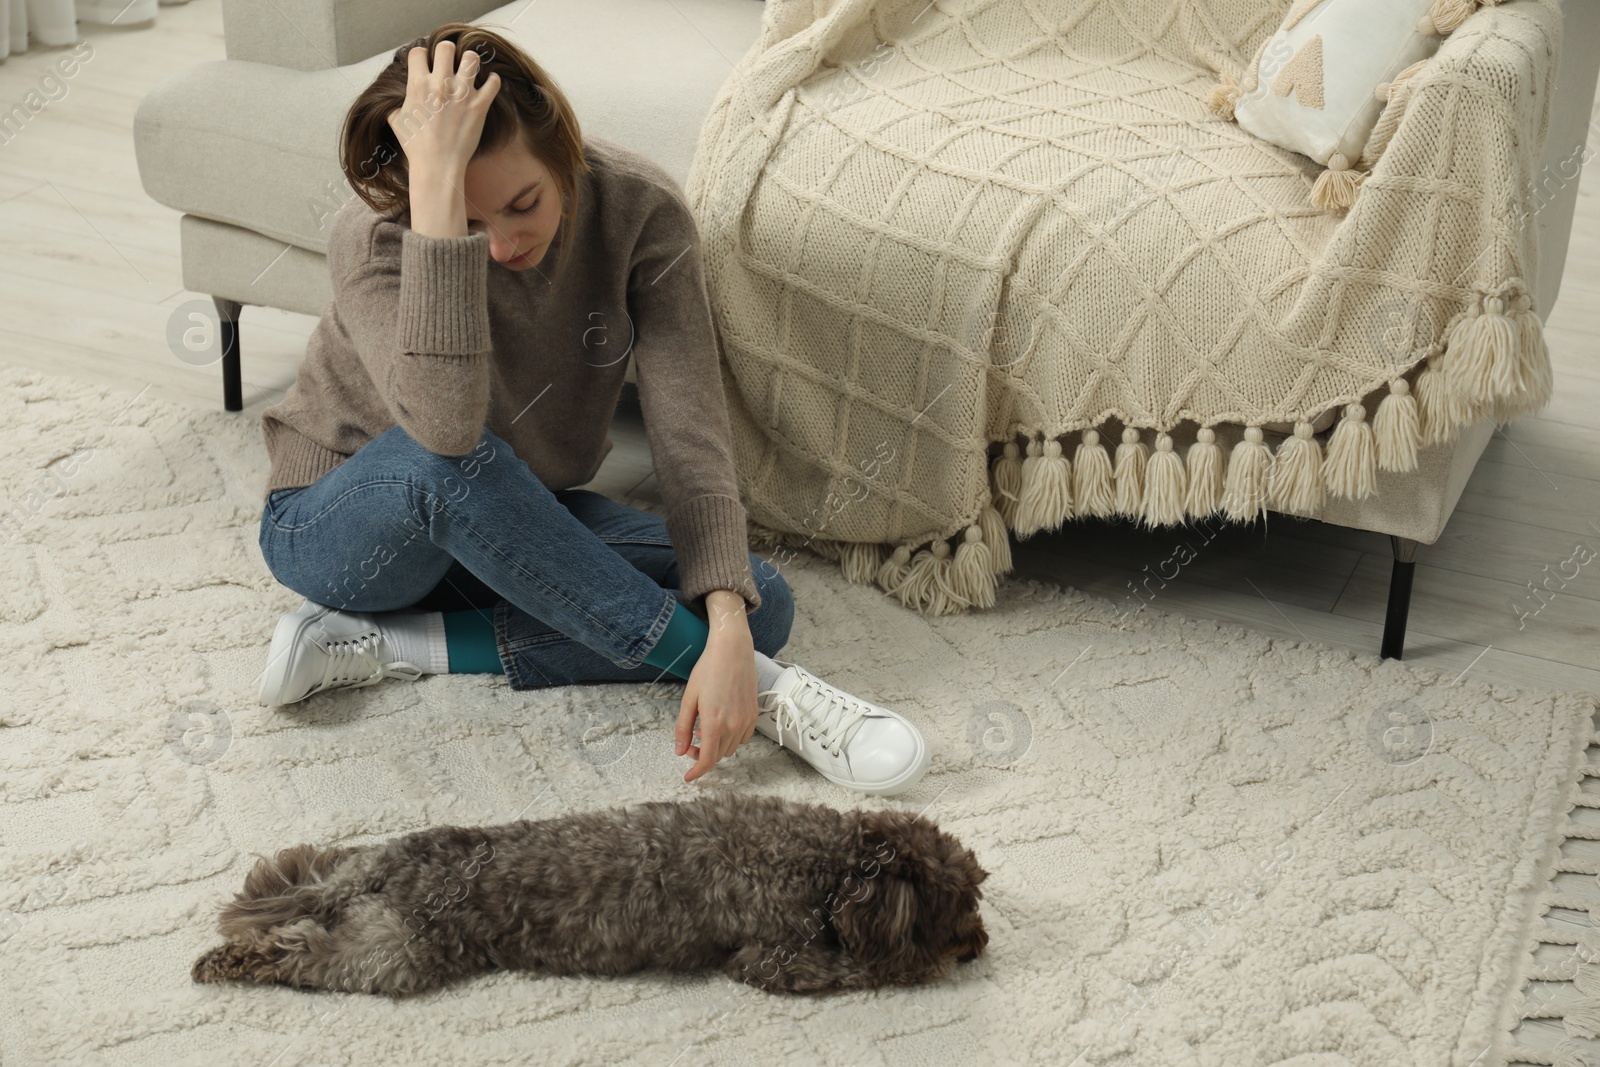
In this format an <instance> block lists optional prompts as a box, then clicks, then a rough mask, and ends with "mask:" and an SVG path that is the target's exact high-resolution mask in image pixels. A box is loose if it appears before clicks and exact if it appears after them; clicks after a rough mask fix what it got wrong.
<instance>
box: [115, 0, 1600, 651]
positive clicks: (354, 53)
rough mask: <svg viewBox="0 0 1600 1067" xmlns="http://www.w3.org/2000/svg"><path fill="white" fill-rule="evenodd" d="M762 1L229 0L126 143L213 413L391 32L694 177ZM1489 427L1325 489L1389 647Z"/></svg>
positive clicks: (315, 218)
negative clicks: (207, 362) (535, 86)
mask: <svg viewBox="0 0 1600 1067" xmlns="http://www.w3.org/2000/svg"><path fill="white" fill-rule="evenodd" d="M764 10H765V8H764V6H763V4H762V3H761V0H531V2H530V0H515V2H514V3H510V4H505V5H503V6H493V5H492V4H491V3H488V2H485V0H223V22H224V31H225V39H226V47H227V55H228V58H227V59H226V60H221V61H218V62H214V63H206V64H202V65H200V66H198V67H194V68H192V69H189V70H185V71H182V72H180V73H178V74H175V75H173V76H172V77H171V78H170V79H168V80H167V81H165V82H163V83H162V84H161V85H159V86H158V87H157V88H156V89H154V90H152V91H151V92H150V94H149V95H148V96H147V97H146V98H145V99H144V100H143V101H142V102H141V104H140V106H139V109H138V112H137V115H136V117H135V123H134V147H135V151H136V154H137V158H138V165H139V173H140V178H141V180H142V182H143V183H144V187H145V190H146V192H148V193H149V194H150V196H151V197H153V198H154V199H156V200H157V201H159V202H161V203H163V204H166V205H168V206H170V207H173V208H176V209H177V210H179V211H181V212H183V216H182V219H181V221H180V226H181V232H182V249H183V279H184V285H185V286H186V287H187V288H189V289H190V290H193V291H195V292H201V293H207V294H210V295H211V296H212V297H213V299H214V301H215V303H216V306H217V311H218V314H219V317H220V320H221V326H222V329H221V336H222V345H223V353H224V354H223V356H222V359H221V366H222V374H223V395H224V406H225V407H226V408H227V409H228V410H230V411H237V410H240V409H241V407H242V396H241V391H242V390H241V386H240V381H239V358H240V347H239V330H238V322H239V315H240V311H241V309H242V306H243V305H245V304H254V305H260V306H266V307H277V308H284V309H288V310H292V311H299V312H304V313H306V314H311V315H317V314H321V313H322V311H323V309H324V308H325V307H326V306H327V303H328V301H329V299H330V298H331V297H332V290H331V286H330V283H329V278H328V271H327V266H326V262H325V258H324V253H325V250H326V239H327V229H326V227H327V224H328V222H329V221H330V220H331V217H332V214H333V212H334V211H336V210H337V209H338V207H339V205H340V204H341V203H342V202H343V201H344V200H345V199H346V198H348V197H349V196H353V195H354V194H353V193H352V192H351V190H350V188H349V186H348V185H347V184H346V183H345V181H344V180H343V176H342V174H341V172H340V170H339V167H338V164H337V158H336V141H337V137H338V132H339V127H340V123H341V121H342V119H343V116H344V112H345V110H346V108H347V107H348V106H349V103H350V101H351V100H352V99H353V98H354V97H355V95H356V94H357V93H358V92H359V91H360V89H361V88H362V87H363V86H365V85H366V84H368V83H369V82H370V81H371V80H372V78H373V76H374V75H375V74H376V72H377V71H378V70H379V69H380V68H381V67H382V66H384V65H385V64H386V63H388V62H389V59H390V56H391V55H392V53H393V51H394V49H395V48H396V47H398V46H399V45H400V44H402V43H404V42H406V41H408V40H410V39H412V38H414V37H417V36H420V35H422V34H424V33H426V32H428V31H429V30H431V29H432V28H433V27H434V26H436V25H438V24H440V23H443V22H449V21H464V22H483V23H488V24H493V25H496V26H499V27H503V28H506V29H509V31H510V32H511V34H512V35H513V36H514V37H515V38H516V40H517V41H518V43H519V44H521V45H522V46H524V47H525V48H527V49H528V51H529V52H530V54H533V55H534V56H536V57H537V58H538V60H539V62H540V63H541V64H543V65H544V66H545V67H546V68H547V69H548V70H549V71H550V72H551V73H552V74H553V75H554V76H555V78H556V79H557V81H558V82H559V83H560V84H561V86H562V88H563V90H564V91H565V92H566V93H567V94H568V95H569V97H570V98H571V99H572V101H573V104H574V107H575V108H576V109H577V113H578V115H579V117H580V119H581V120H582V122H583V125H584V129H585V131H586V132H587V133H591V134H596V135H599V136H601V137H604V138H607V139H611V140H615V141H618V142H621V143H623V144H626V145H628V146H629V147H632V148H634V149H637V150H639V151H641V152H643V153H645V154H646V155H648V156H650V157H651V158H653V159H655V160H656V161H657V162H659V163H660V164H661V165H662V166H664V167H665V168H666V169H667V170H668V171H669V172H670V173H672V174H673V175H674V176H675V177H676V178H677V179H678V181H679V182H680V183H686V182H687V178H688V172H689V163H690V159H691V157H692V155H693V152H694V149H695V144H696V140H697V136H698V133H699V130H700V125H701V122H702V120H703V119H704V117H705V115H706V113H707V112H708V110H709V108H710V105H711V102H712V99H713V98H714V97H715V95H716V93H717V90H718V88H719V86H720V85H721V84H722V82H723V81H724V80H725V78H726V77H727V75H728V73H729V70H730V69H731V67H732V64H733V63H734V62H735V61H736V60H738V59H739V58H740V56H741V55H743V53H744V52H745V51H746V50H747V49H748V48H749V46H750V45H751V44H752V43H753V42H754V41H755V40H756V39H757V37H758V35H759V32H760V26H761V18H762V14H763V11H764ZM1563 10H1564V14H1565V18H1566V20H1567V25H1566V26H1565V28H1564V33H1563V55H1562V58H1561V65H1560V73H1559V82H1558V85H1557V91H1556V100H1555V104H1554V107H1553V109H1552V117H1551V125H1550V133H1549V137H1548V141H1547V145H1546V148H1545V152H1544V161H1543V162H1544V166H1543V169H1542V170H1541V172H1540V173H1541V174H1542V175H1544V176H1545V177H1544V178H1543V180H1542V182H1541V187H1540V189H1539V190H1538V195H1537V201H1536V202H1537V203H1538V204H1539V205H1540V206H1539V208H1538V211H1537V214H1536V215H1535V216H1534V222H1535V225H1536V226H1537V228H1538V235H1539V244H1540V256H1539V268H1538V284H1537V297H1538V303H1537V306H1538V308H1539V309H1540V311H1541V313H1542V314H1543V315H1545V316H1546V317H1548V314H1549V309H1550V308H1551V307H1552V306H1553V305H1554V303H1555V300H1556V296H1557V293H1558V292H1559V290H1560V285H1561V274H1562V266H1563V264H1564V263H1565V260H1566V251H1567V238H1568V233H1569V231H1570V228H1571V222H1572V212H1573V207H1574V204H1575V202H1576V197H1577V188H1578V182H1577V180H1576V179H1575V178H1572V177H1570V175H1571V171H1572V166H1573V163H1574V159H1575V158H1577V159H1581V158H1583V156H1585V155H1587V151H1586V149H1585V146H1586V145H1587V144H1588V142H1589V141H1590V140H1591V137H1590V134H1591V132H1592V131H1591V129H1590V126H1589V118H1590V111H1591V108H1592V106H1593V101H1594V93H1595V81H1596V76H1597V70H1600V2H1596V0H1563ZM632 374H633V371H632V367H631V365H630V367H629V371H628V375H629V379H630V380H631V379H632ZM1493 432H1494V427H1493V426H1492V425H1491V424H1489V423H1487V422H1486V423H1482V424H1480V425H1478V426H1476V427H1473V428H1471V429H1469V430H1468V431H1466V432H1464V433H1463V434H1462V435H1461V437H1460V439H1459V440H1458V441H1456V442H1455V443H1454V444H1453V445H1451V446H1449V447H1444V448H1432V449H1425V450H1424V451H1423V453H1422V455H1421V457H1420V463H1421V465H1420V469H1419V470H1417V471H1416V472H1414V473H1412V474H1405V475H1400V474H1391V473H1387V472H1382V471H1380V472H1379V474H1378V477H1379V480H1380V484H1379V492H1378V493H1377V494H1376V495H1374V496H1373V497H1370V498H1368V500H1366V501H1362V502H1355V501H1348V500H1343V499H1337V498H1330V500H1329V501H1328V503H1327V504H1326V505H1325V506H1324V508H1323V510H1322V512H1321V513H1320V514H1319V515H1317V516H1316V517H1317V518H1320V519H1322V520H1324V521H1326V522H1330V523H1335V524H1337V525H1340V526H1347V527H1351V528H1355V529H1362V530H1372V531H1376V532H1378V533H1383V534H1387V535H1389V536H1390V538H1391V543H1392V544H1393V547H1394V555H1395V564H1394V574H1393V579H1392V581H1391V585H1390V595H1389V616H1388V621H1387V624H1386V626H1385V633H1384V639H1383V647H1382V653H1383V655H1385V656H1390V657H1396V658H1397V657H1398V656H1399V655H1400V654H1401V651H1402V649H1403V643H1404V634H1405V623H1406V612H1407V607H1408V605H1409V603H1410V588H1411V577H1412V573H1413V570H1414V561H1415V552H1416V549H1417V547H1418V545H1422V544H1432V543H1433V542H1434V541H1436V540H1438V538H1439V535H1440V534H1441V533H1442V532H1443V530H1444V525H1445V522H1446V521H1447V520H1448V519H1449V517H1450V513H1451V511H1452V510H1454V508H1455V505H1456V501H1457V500H1458V499H1459V497H1460V495H1461V490H1462V488H1463V487H1464V486H1465V484H1466V481H1467V478H1468V476H1469V475H1470V474H1471V473H1472V469H1473V467H1474V466H1475V465H1476V464H1477V461H1478V458H1479V456H1480V455H1481V454H1482V452H1483V449H1484V447H1485V445H1486V444H1487V443H1488V440H1489V438H1490V436H1491V435H1492V434H1493Z"/></svg>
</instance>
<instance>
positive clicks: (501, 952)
mask: <svg viewBox="0 0 1600 1067" xmlns="http://www.w3.org/2000/svg"><path fill="white" fill-rule="evenodd" d="M257 855H259V853H258V854H257ZM987 876H988V872H987V871H985V870H984V869H983V868H982V867H980V866H979V865H978V862H977V860H976V859H975V858H974V857H973V855H972V853H971V852H970V851H968V850H967V849H966V848H965V847H963V846H962V845H961V843H960V842H959V841H957V840H956V839H955V838H953V837H951V836H950V835H949V834H947V833H944V832H943V831H941V830H940V829H939V828H938V827H937V826H935V825H934V824H933V823H932V822H931V821H929V820H928V819H926V818H923V817H922V816H920V815H913V814H909V813H907V812H902V811H893V810H883V811H859V810H858V811H836V810H834V809H832V808H829V807H825V806H823V805H820V804H801V803H797V802H794V801H790V800H784V799H782V798H780V797H765V796H750V795H740V794H728V793H722V794H715V795H712V796H709V797H705V798H702V799H699V800H691V801H680V802H673V801H651V802H647V803H640V804H633V805H630V806H628V807H618V808H611V809H608V810H603V811H592V812H583V813H579V814H573V815H564V816H561V817H559V818H554V819H544V820H541V821H537V822H536V821H532V820H526V819H524V820H521V821H519V822H513V823H506V824H503V825H499V826H486V827H461V826H441V827H436V828H434V829H430V830H420V831H417V832H416V833H411V834H406V835H405V836H403V837H398V838H395V839H393V840H391V841H388V842H386V843H384V844H381V845H368V846H364V847H358V848H323V849H319V848H315V847H313V846H311V845H298V846H296V847H294V848H289V849H284V850H283V851H281V852H279V853H278V855H277V858H276V859H275V860H269V859H267V858H266V857H264V856H263V857H261V859H260V860H259V861H258V862H257V863H256V866H255V869H254V870H252V871H251V872H250V874H249V875H248V876H247V877H246V878H245V884H244V891H243V892H242V893H239V894H238V895H237V896H235V898H234V900H233V902H232V903H230V904H228V905H227V906H225V907H224V908H223V910H222V915H221V918H220V920H219V921H218V927H219V929H220V931H221V933H222V935H223V937H224V938H226V939H227V944H225V945H221V946H219V947H217V948H214V949H212V950H211V951H209V952H207V953H205V954H204V955H203V956H201V957H200V958H199V959H198V960H196V961H195V964H194V967H193V970H192V971H191V974H192V976H193V978H194V980H195V981H197V982H218V981H225V980H229V979H239V980H244V981H251V982H263V983H282V984H286V985H295V986H304V987H308V988H315V989H341V990H347V991H353V992H365V993H387V994H390V995H393V996H404V995H407V994H411V993H418V992H422V991H424V990H428V989H433V988H436V987H439V986H442V985H444V984H445V983H447V982H449V981H451V980H452V979H454V978H457V977H460V976H463V975H469V974H477V973H480V972H483V971H489V970H494V969H497V968H503V969H508V970H510V969H523V968H526V969H536V970H541V971H546V972H549V973H552V974H573V973H587V974H624V973H627V972H630V971H637V970H640V969H643V968H649V967H669V968H700V967H712V966H721V967H722V968H723V969H725V970H726V971H727V972H728V974H730V975H732V976H733V977H734V978H737V979H739V980H741V981H744V982H748V983H750V984H751V985H754V986H757V987H759V988H762V989H766V990H768V991H772V992H779V991H781V992H789V993H826V992H832V991H838V990H843V989H860V988H867V987H872V986H882V985H911V984H916V983H919V982H927V981H932V980H934V979H938V978H944V977H947V976H948V975H950V974H951V972H952V971H954V969H955V965H956V962H957V961H958V960H959V961H965V960H970V959H973V958H975V957H976V956H977V955H978V954H979V953H981V952H982V951H983V950H984V947H985V946H986V945H987V944H988V942H989V935H988V934H987V933H986V932H985V930H984V928H983V919H982V917H981V916H980V915H979V914H978V900H979V899H980V898H981V897H982V896H983V894H982V892H981V891H980V890H979V889H978V883H980V882H982V881H983V880H984V878H986V877H987Z"/></svg>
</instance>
